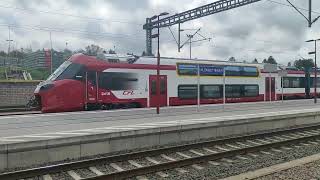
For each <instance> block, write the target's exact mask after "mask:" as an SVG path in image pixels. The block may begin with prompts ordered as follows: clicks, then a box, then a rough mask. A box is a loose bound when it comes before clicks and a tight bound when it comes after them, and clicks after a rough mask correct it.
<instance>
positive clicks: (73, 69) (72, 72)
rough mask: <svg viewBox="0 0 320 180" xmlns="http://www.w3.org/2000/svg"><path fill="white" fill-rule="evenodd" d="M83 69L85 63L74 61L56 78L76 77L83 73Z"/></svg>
mask: <svg viewBox="0 0 320 180" xmlns="http://www.w3.org/2000/svg"><path fill="white" fill-rule="evenodd" d="M83 69H84V66H83V65H81V64H76V63H72V64H70V65H69V66H68V67H67V68H66V69H65V70H64V71H63V72H62V73H61V74H60V75H59V76H58V77H57V78H56V80H63V79H76V75H77V74H79V73H81V71H83Z"/></svg>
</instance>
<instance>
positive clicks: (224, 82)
mask: <svg viewBox="0 0 320 180" xmlns="http://www.w3.org/2000/svg"><path fill="white" fill-rule="evenodd" d="M222 96H223V97H222V98H223V108H224V105H225V104H226V68H225V67H223V95H222Z"/></svg>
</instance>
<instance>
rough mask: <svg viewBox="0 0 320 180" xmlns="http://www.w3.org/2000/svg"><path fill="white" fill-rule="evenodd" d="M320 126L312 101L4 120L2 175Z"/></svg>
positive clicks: (319, 109) (319, 110) (0, 123)
mask: <svg viewBox="0 0 320 180" xmlns="http://www.w3.org/2000/svg"><path fill="white" fill-rule="evenodd" d="M319 122H320V105H314V104H313V103H312V101H311V100H304V101H287V102H284V103H281V102H274V103H263V102H262V103H244V104H228V105H226V106H225V107H224V108H223V107H222V106H221V105H213V106H203V107H201V111H200V112H197V111H196V108H195V107H194V106H190V107H176V108H164V109H163V110H162V114H160V115H156V114H155V113H154V110H152V109H151V110H150V109H137V110H120V111H95V112H73V113H55V114H37V115H26V116H8V117H7V116H6V117H0V171H1V170H4V169H6V168H16V167H26V166H30V165H37V164H42V163H47V162H55V161H61V160H66V159H77V158H82V157H88V156H94V155H98V154H105V153H113V152H118V151H126V150H132V149H139V148H145V147H152V146H159V145H167V144H172V143H181V142H188V141H193V140H200V139H207V138H216V137H224V136H230V135H237V134H246V133H253V132H257V131H262V130H270V129H278V128H287V127H292V126H296V125H307V124H314V123H319Z"/></svg>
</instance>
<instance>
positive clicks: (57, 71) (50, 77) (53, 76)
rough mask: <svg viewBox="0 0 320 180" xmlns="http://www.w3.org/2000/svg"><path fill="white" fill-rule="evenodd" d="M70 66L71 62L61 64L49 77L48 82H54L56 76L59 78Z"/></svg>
mask: <svg viewBox="0 0 320 180" xmlns="http://www.w3.org/2000/svg"><path fill="white" fill-rule="evenodd" d="M70 64H72V62H71V61H65V62H64V63H62V64H61V65H60V66H59V67H58V68H57V69H56V70H55V71H54V72H53V73H52V74H51V75H50V76H49V77H48V79H47V80H48V81H54V80H55V79H56V78H57V77H58V76H60V74H61V73H62V72H63V71H64V70H66V69H67V67H69V66H70Z"/></svg>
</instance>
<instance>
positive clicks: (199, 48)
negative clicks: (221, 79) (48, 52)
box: [0, 0, 320, 63]
mask: <svg viewBox="0 0 320 180" xmlns="http://www.w3.org/2000/svg"><path fill="white" fill-rule="evenodd" d="M214 1H216V0H104V1H102V0H95V1H94V0H59V1H58V0H55V1H54V0H11V1H10V0H2V1H1V2H0V50H6V51H7V49H8V42H6V39H8V32H9V30H8V29H9V28H8V25H11V28H10V29H11V31H10V32H11V39H12V40H13V43H12V45H13V48H19V49H20V48H26V47H32V49H33V50H36V49H39V48H49V47H50V36H49V31H51V33H52V43H53V48H55V49H58V50H63V49H64V48H66V46H67V47H68V48H69V49H71V50H77V49H80V48H84V47H85V46H86V45H89V44H97V45H99V46H101V47H103V48H105V49H110V48H111V49H113V48H114V47H115V49H116V51H117V52H119V53H127V52H132V53H135V54H138V55H140V54H141V53H142V51H144V50H145V31H144V30H143V29H142V25H143V24H144V22H145V18H146V17H151V16H153V15H154V14H157V13H160V12H164V11H166V12H169V13H170V14H175V13H179V12H183V11H186V10H189V9H192V8H195V7H198V6H201V5H205V4H208V3H211V2H214ZM274 1H277V2H280V3H284V4H288V3H287V2H286V0H274ZM291 1H292V3H294V4H295V5H297V6H299V7H302V8H307V7H308V4H307V2H308V1H307V0H291ZM313 3H314V4H313V7H314V9H313V10H314V11H315V13H313V17H314V18H315V17H317V16H318V15H320V2H319V0H313ZM317 12H319V13H317ZM303 13H305V14H306V15H307V12H305V11H303ZM182 28H183V29H197V28H201V31H200V34H201V35H203V36H205V37H208V38H209V37H210V38H213V39H212V41H210V42H202V43H194V44H193V46H194V47H193V48H192V54H193V57H194V58H208V59H219V60H226V59H228V58H229V57H231V56H234V57H235V58H236V59H237V60H241V61H243V60H247V61H252V60H253V59H254V58H257V59H258V60H259V61H261V60H262V59H264V58H267V57H268V56H270V55H272V56H274V57H275V59H276V60H277V61H278V62H280V63H287V62H288V61H293V60H295V59H298V58H300V57H299V55H301V56H303V57H305V58H308V55H307V52H308V51H311V50H312V48H313V44H308V43H305V42H304V41H305V40H307V39H309V38H320V32H319V30H320V20H319V22H317V23H315V24H314V25H313V27H312V28H311V29H310V28H308V27H307V21H306V20H305V19H304V18H303V17H302V16H301V15H299V14H298V13H297V12H296V11H295V10H294V9H293V8H290V7H287V6H284V5H280V4H277V3H273V2H270V1H268V0H262V1H260V2H257V3H254V4H251V5H247V6H244V7H240V8H237V9H233V10H229V11H227V12H222V13H219V14H215V15H211V16H208V17H204V18H201V19H197V20H194V21H190V22H187V23H184V24H182ZM172 31H173V32H174V33H175V36H177V26H173V27H172ZM193 32H194V31H192V30H191V31H184V32H183V34H182V35H181V37H182V41H185V40H186V34H188V33H193ZM200 38H201V37H195V39H194V40H197V39H200ZM66 43H67V45H66ZM155 45H156V44H154V46H153V48H154V49H155V48H156V46H155ZM161 55H162V56H170V57H188V56H189V48H188V46H186V47H184V48H183V49H182V51H181V52H180V53H178V52H177V45H176V43H175V41H174V39H173V37H172V35H171V33H170V31H169V29H168V28H163V29H161Z"/></svg>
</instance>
